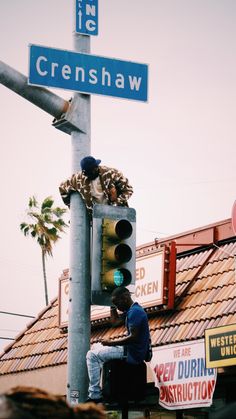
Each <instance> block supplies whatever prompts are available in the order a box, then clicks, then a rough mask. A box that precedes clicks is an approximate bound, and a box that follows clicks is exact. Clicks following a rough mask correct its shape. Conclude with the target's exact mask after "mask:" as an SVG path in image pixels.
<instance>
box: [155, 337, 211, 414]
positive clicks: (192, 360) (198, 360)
mask: <svg viewBox="0 0 236 419" xmlns="http://www.w3.org/2000/svg"><path fill="white" fill-rule="evenodd" d="M151 367H152V370H153V373H154V379H155V386H156V387H157V388H158V389H159V404H160V405H161V406H163V407H164V408H165V409H169V410H175V409H192V408H195V407H206V406H211V404H212V398H213V393H214V389H215V384H216V375H217V370H216V369H213V368H210V369H207V368H206V363H205V351H204V339H201V340H196V341H192V342H184V343H177V344H171V345H166V346H160V347H159V348H154V351H153V358H152V361H151Z"/></svg>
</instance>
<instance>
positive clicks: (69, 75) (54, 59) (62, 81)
mask: <svg viewBox="0 0 236 419" xmlns="http://www.w3.org/2000/svg"><path fill="white" fill-rule="evenodd" d="M147 83H148V66H147V64H138V63H134V62H131V61H121V60H116V59H110V58H105V57H100V56H96V55H90V54H82V53H78V52H72V51H67V50H60V49H53V48H48V47H43V46H38V45H30V68H29V84H32V85H37V86H51V87H58V88H61V89H67V90H73V91H78V92H82V93H88V94H90V93H94V94H100V95H106V96H114V97H120V98H126V99H133V100H139V101H143V102H146V101H147Z"/></svg>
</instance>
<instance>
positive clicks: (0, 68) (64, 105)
mask: <svg viewBox="0 0 236 419" xmlns="http://www.w3.org/2000/svg"><path fill="white" fill-rule="evenodd" d="M0 83H1V84H3V85H4V86H6V87H8V88H9V89H11V90H13V91H14V92H15V93H17V94H18V95H20V96H22V97H24V98H25V99H27V100H29V101H30V102H32V103H33V104H34V105H36V106H38V107H39V108H41V109H43V110H44V111H45V112H47V113H49V114H50V115H52V116H54V117H55V118H57V119H58V118H60V117H61V115H62V114H64V113H66V111H67V110H68V108H69V102H68V101H67V100H64V99H62V98H61V97H60V96H57V95H56V94H54V93H52V92H50V91H49V90H47V89H45V88H44V87H37V86H30V85H28V80H27V77H26V76H25V75H24V74H22V73H20V72H19V71H17V70H15V69H14V68H12V67H10V66H9V65H7V64H5V63H4V62H3V61H0Z"/></svg>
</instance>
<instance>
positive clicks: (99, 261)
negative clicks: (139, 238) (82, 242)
mask: <svg viewBox="0 0 236 419" xmlns="http://www.w3.org/2000/svg"><path fill="white" fill-rule="evenodd" d="M135 227H136V214H135V210H134V209H133V208H127V207H113V206H108V205H97V204H96V205H95V206H94V209H93V228H92V259H91V260H92V267H91V274H92V303H93V304H97V305H110V304H111V293H112V291H113V290H114V289H115V288H117V287H120V286H125V287H127V286H129V285H131V284H134V283H135V260H136V240H135V236H136V231H135V230H136V228H135Z"/></svg>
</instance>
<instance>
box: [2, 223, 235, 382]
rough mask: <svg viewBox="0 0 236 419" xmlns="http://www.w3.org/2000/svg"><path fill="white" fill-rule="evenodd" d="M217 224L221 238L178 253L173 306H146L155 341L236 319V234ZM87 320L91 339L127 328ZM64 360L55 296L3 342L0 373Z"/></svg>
mask: <svg viewBox="0 0 236 419" xmlns="http://www.w3.org/2000/svg"><path fill="white" fill-rule="evenodd" d="M221 224H225V225H224V226H223V227H224V231H227V234H226V235H223V236H222V235H221V233H220V234H219V237H220V238H222V237H223V239H224V240H221V241H218V242H216V245H215V244H210V245H209V244H208V246H205V248H204V247H197V246H196V245H194V246H192V249H190V250H188V251H187V252H184V253H183V252H182V253H179V254H178V255H177V273H176V304H175V309H174V310H172V311H168V312H167V311H160V310H159V311H158V310H155V309H154V310H153V309H152V308H148V309H147V311H148V313H149V314H150V318H149V324H150V330H151V335H152V343H153V345H154V346H157V345H165V344H169V343H173V342H181V341H185V340H193V339H199V338H202V337H204V331H205V329H206V328H211V327H217V326H221V325H227V324H232V323H235V322H236V286H235V282H236V269H235V268H236V237H235V236H234V235H233V234H232V231H231V230H230V228H229V226H228V224H229V220H226V221H224V222H221ZM230 231H231V232H230ZM194 234H196V231H195V233H194ZM181 240H182V238H181ZM176 242H177V243H178V240H177V239H176ZM181 243H182V241H181ZM155 249H156V247H155V246H154V244H153V243H151V244H149V245H147V246H143V247H142V246H141V247H139V248H138V254H143V253H144V252H155ZM183 249H184V248H181V250H183ZM65 273H66V275H67V274H68V271H64V273H63V275H64V277H65ZM91 324H92V333H91V341H92V342H97V341H99V340H101V339H102V338H108V337H109V338H115V337H118V336H123V335H124V334H125V330H124V328H123V327H119V328H113V329H112V328H110V327H109V326H108V324H107V319H103V322H102V323H101V322H99V321H97V320H94V321H93V320H92V322H91ZM66 362H67V333H66V332H65V330H64V331H63V330H61V329H60V328H59V326H58V299H57V298H56V299H54V300H53V301H52V302H51V304H50V305H49V306H48V307H46V308H45V309H44V310H43V311H42V312H41V313H40V314H39V315H38V317H37V318H36V319H34V320H33V321H32V322H30V323H29V324H28V325H27V328H26V329H25V330H24V331H23V332H22V333H21V334H19V335H18V336H17V337H16V339H15V341H14V342H13V343H12V344H10V345H9V346H8V347H7V348H5V352H4V353H3V354H2V355H1V356H0V375H2V374H10V373H15V372H21V371H29V370H35V369H38V368H42V367H48V366H56V365H60V364H65V363H66Z"/></svg>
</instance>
